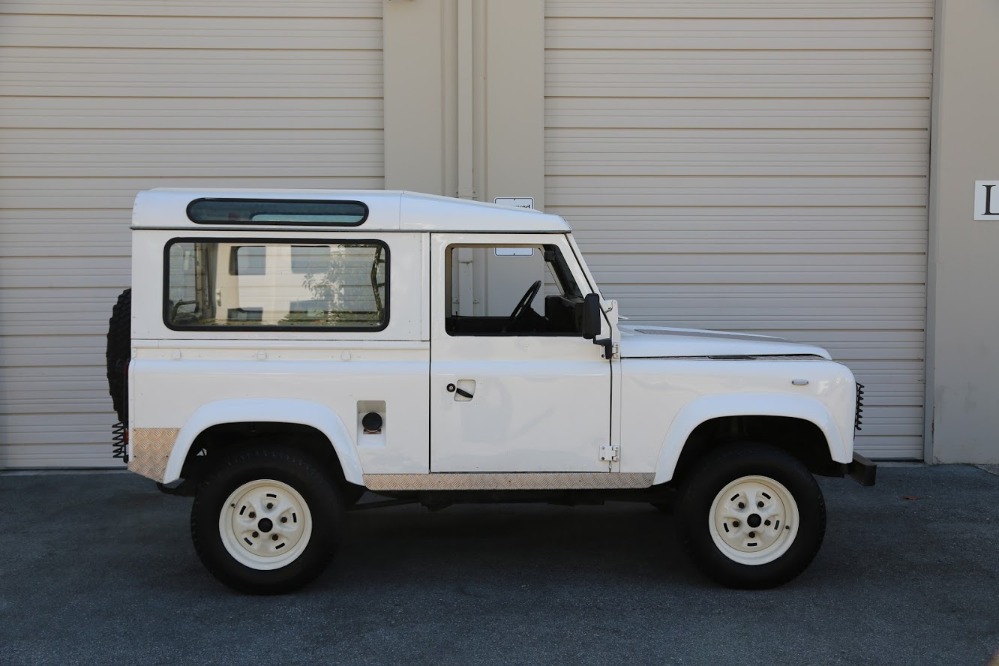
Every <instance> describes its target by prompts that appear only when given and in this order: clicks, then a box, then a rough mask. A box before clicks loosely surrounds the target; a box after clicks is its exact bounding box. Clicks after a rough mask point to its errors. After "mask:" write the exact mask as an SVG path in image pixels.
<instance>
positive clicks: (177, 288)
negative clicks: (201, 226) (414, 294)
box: [163, 239, 389, 331]
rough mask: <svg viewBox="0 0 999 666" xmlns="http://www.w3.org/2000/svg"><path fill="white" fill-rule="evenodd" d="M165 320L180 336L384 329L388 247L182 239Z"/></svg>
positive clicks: (169, 271)
mask: <svg viewBox="0 0 999 666" xmlns="http://www.w3.org/2000/svg"><path fill="white" fill-rule="evenodd" d="M165 264H166V270H165V272H166V275H165V287H164V296H165V299H164V307H163V318H164V321H165V322H166V325H167V326H168V327H170V328H172V329H176V330H182V329H183V330H187V329H195V330H214V329H219V328H226V329H243V330H261V329H264V330H267V329H270V330H301V329H321V330H336V331H372V330H375V331H377V330H382V329H384V328H385V327H386V326H387V325H388V317H389V303H388V293H389V292H388V247H387V246H386V245H385V244H384V243H381V242H379V241H367V240H365V241H356V242H355V241H351V242H343V243H328V242H325V243H320V242H316V243H304V242H303V241H301V240H298V239H296V240H295V241H294V243H292V242H291V241H281V240H274V241H260V240H254V241H252V244H250V242H249V241H242V240H235V241H233V240H226V241H221V240H200V239H199V240H192V239H177V240H174V241H172V242H170V243H169V245H168V246H167V249H166V262H165Z"/></svg>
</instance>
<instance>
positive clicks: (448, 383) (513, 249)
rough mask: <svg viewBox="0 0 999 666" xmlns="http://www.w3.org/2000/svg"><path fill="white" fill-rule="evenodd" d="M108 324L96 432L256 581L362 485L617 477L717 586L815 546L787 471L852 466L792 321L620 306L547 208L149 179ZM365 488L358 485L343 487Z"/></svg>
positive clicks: (553, 484) (431, 501) (756, 582)
mask: <svg viewBox="0 0 999 666" xmlns="http://www.w3.org/2000/svg"><path fill="white" fill-rule="evenodd" d="M132 228H133V235H132V238H133V247H132V276H133V278H132V284H133V287H132V289H131V290H128V291H125V292H124V293H122V295H121V296H120V297H119V299H118V303H117V304H116V305H115V307H114V310H113V315H112V317H111V321H110V329H109V333H108V347H107V361H108V381H109V385H110V392H111V396H112V399H113V402H114V407H115V410H116V412H117V414H118V416H119V418H120V419H121V423H119V424H118V426H117V427H116V452H117V454H118V455H119V456H121V457H123V458H124V459H125V461H126V462H127V463H128V467H129V469H131V470H132V471H134V472H137V473H139V474H141V475H143V476H146V477H149V478H151V479H154V480H155V481H157V482H158V484H159V487H160V488H161V489H162V490H164V491H167V492H171V493H175V494H183V495H193V496H194V504H193V508H192V514H191V532H192V537H193V540H194V545H195V548H196V550H197V552H198V555H199V556H200V558H201V560H202V561H203V562H204V564H205V566H206V567H207V568H208V569H209V571H211V573H212V574H213V575H215V576H216V577H217V578H218V579H219V580H221V581H222V582H223V583H225V584H227V585H229V586H231V587H233V588H235V589H238V590H242V591H246V592H251V593H280V592H287V591H290V590H293V589H295V588H298V587H300V586H302V585H303V584H305V583H307V582H308V581H310V580H312V579H313V578H315V577H316V576H317V575H318V574H319V573H320V572H322V570H323V569H324V567H325V566H326V564H327V562H328V561H329V559H330V557H331V556H332V555H333V553H334V551H335V549H336V546H337V542H338V537H339V533H340V515H341V512H342V511H343V510H345V509H349V508H351V507H352V506H353V505H354V504H355V503H356V502H357V501H358V499H359V498H360V497H361V495H362V494H363V493H364V492H365V490H368V491H371V492H372V493H376V494H377V495H381V496H383V498H385V501H386V503H393V502H394V503H397V502H399V501H413V502H420V503H423V504H424V505H426V506H430V507H434V508H439V507H442V506H447V505H449V504H452V503H456V502H497V501H510V500H516V501H525V500H533V501H543V502H558V503H563V504H564V503H570V504H571V503H575V504H594V503H601V502H603V501H607V500H624V501H640V502H646V503H652V504H655V505H657V506H660V507H661V508H665V507H675V512H676V522H677V525H678V527H679V538H680V540H681V541H682V543H683V544H684V546H685V547H686V549H687V550H688V551H689V553H690V554H691V555H692V557H693V560H694V562H695V563H696V564H697V566H699V567H700V568H701V569H702V570H703V571H704V572H705V573H706V574H707V575H709V576H710V577H712V578H714V579H715V580H717V581H719V582H721V583H722V584H725V585H728V586H733V587H745V588H761V587H771V586H775V585H779V584H781V583H784V582H786V581H788V580H790V579H791V578H793V577H794V576H796V575H797V574H799V573H800V572H801V571H802V570H804V569H805V567H807V566H808V564H809V562H810V561H811V560H812V558H813V557H814V555H815V553H816V551H817V550H818V548H819V545H820V543H821V541H822V537H823V533H824V531H825V505H824V502H823V498H822V494H821V492H820V490H819V487H818V485H817V484H816V482H815V479H814V477H813V474H819V475H827V476H844V475H845V474H849V475H851V476H853V477H855V478H857V479H858V480H859V481H861V482H862V483H864V484H866V485H870V484H872V483H873V482H874V476H875V471H876V468H875V466H874V465H872V464H871V463H870V462H869V461H867V460H865V459H863V458H861V457H860V456H857V455H855V454H854V452H853V432H854V429H855V427H858V426H859V417H860V411H861V410H860V395H861V393H862V392H861V391H860V390H859V387H858V385H857V383H856V382H855V380H854V377H853V375H852V374H851V372H850V370H849V369H847V368H846V367H844V366H843V365H840V364H838V363H834V362H833V361H831V360H830V356H829V354H828V353H827V352H826V351H825V350H823V349H820V348H818V347H813V346H806V345H800V344H794V343H791V342H786V341H784V340H781V339H777V338H770V337H763V336H756V335H742V334H733V333H717V332H708V331H698V330H688V329H675V328H663V327H658V326H645V325H641V324H628V325H625V324H622V323H620V322H619V321H618V308H617V304H616V303H615V302H614V301H610V300H606V299H604V298H603V297H602V296H601V294H600V290H599V287H598V286H597V283H596V282H595V281H594V279H593V276H592V275H591V274H590V272H589V270H587V267H586V264H585V263H584V262H583V257H582V254H581V253H580V251H579V248H578V247H577V246H576V243H575V242H574V240H573V237H572V231H571V229H570V228H569V226H568V225H567V224H566V222H565V221H564V220H562V219H561V218H560V217H557V216H555V215H547V214H544V213H541V212H538V211H533V210H524V209H516V208H510V207H504V206H496V205H491V204H483V203H477V202H472V201H466V200H458V199H450V198H446V197H437V196H428V195H422V194H413V193H408V192H381V191H358V192H346V191H315V190H308V191H306V190H275V191H257V190H253V191H250V190H235V191H190V190H173V189H159V190H151V191H147V192H142V193H140V194H139V195H138V197H137V198H136V201H135V210H134V217H133V227H132ZM369 504H370V502H365V506H368V505H369Z"/></svg>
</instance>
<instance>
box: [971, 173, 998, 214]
mask: <svg viewBox="0 0 999 666" xmlns="http://www.w3.org/2000/svg"><path fill="white" fill-rule="evenodd" d="M975 219H976V220H996V221H999V180H976V181H975Z"/></svg>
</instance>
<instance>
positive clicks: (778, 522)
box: [678, 444, 826, 589]
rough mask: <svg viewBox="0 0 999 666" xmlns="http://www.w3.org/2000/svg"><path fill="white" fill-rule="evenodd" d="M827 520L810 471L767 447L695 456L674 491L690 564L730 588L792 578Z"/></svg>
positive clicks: (726, 449) (725, 449) (769, 584)
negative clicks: (695, 462)
mask: <svg viewBox="0 0 999 666" xmlns="http://www.w3.org/2000/svg"><path fill="white" fill-rule="evenodd" d="M825 525H826V511H825V501H824V500H823V498H822V491H821V490H820V489H819V486H818V484H817V483H816V482H815V479H814V477H812V475H811V473H809V471H808V470H807V469H806V468H805V466H804V465H802V464H801V463H800V462H799V461H798V460H796V459H795V458H793V457H792V456H790V455H788V454H787V453H784V452H783V451H781V450H779V449H777V448H774V447H771V446H766V445H760V444H744V445H736V446H726V447H723V448H721V449H719V450H718V451H716V452H714V453H713V454H711V455H709V456H708V457H706V458H705V459H704V460H702V461H701V463H700V464H699V465H698V466H697V468H696V469H695V470H694V471H693V472H692V473H691V474H690V476H689V477H688V479H687V481H686V483H684V485H683V487H682V489H681V491H680V500H679V511H678V527H679V529H680V537H681V540H682V542H683V544H684V546H685V548H686V549H687V551H688V552H689V553H690V555H691V557H692V558H693V561H694V563H695V564H696V565H697V566H698V567H699V568H700V569H701V570H702V571H703V572H704V573H705V574H707V575H708V576H709V577H711V578H713V579H714V580H716V581H718V582H720V583H722V584H723V585H726V586H728V587H734V588H746V589H760V588H769V587H776V586H778V585H781V584H783V583H786V582H787V581H789V580H791V579H792V578H794V577H795V576H797V575H798V574H800V573H801V572H802V571H804V570H805V568H806V567H807V566H808V565H809V564H810V563H811V561H812V559H813V558H814V557H815V554H816V553H817V552H818V549H819V546H820V545H821V544H822V538H823V536H824V535H825Z"/></svg>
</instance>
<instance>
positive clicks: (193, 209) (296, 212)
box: [187, 199, 368, 227]
mask: <svg viewBox="0 0 999 666" xmlns="http://www.w3.org/2000/svg"><path fill="white" fill-rule="evenodd" d="M187 217H188V218H190V220H191V221H192V222H197V223H198V224H274V225H278V224H287V225H291V226H303V225H304V226H331V227H356V226H358V225H361V224H364V221H365V220H366V219H368V207H367V206H366V205H364V204H363V203H361V202H360V201H310V200H301V201H300V200H294V199H197V200H195V201H192V202H191V203H190V204H189V205H188V207H187Z"/></svg>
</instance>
